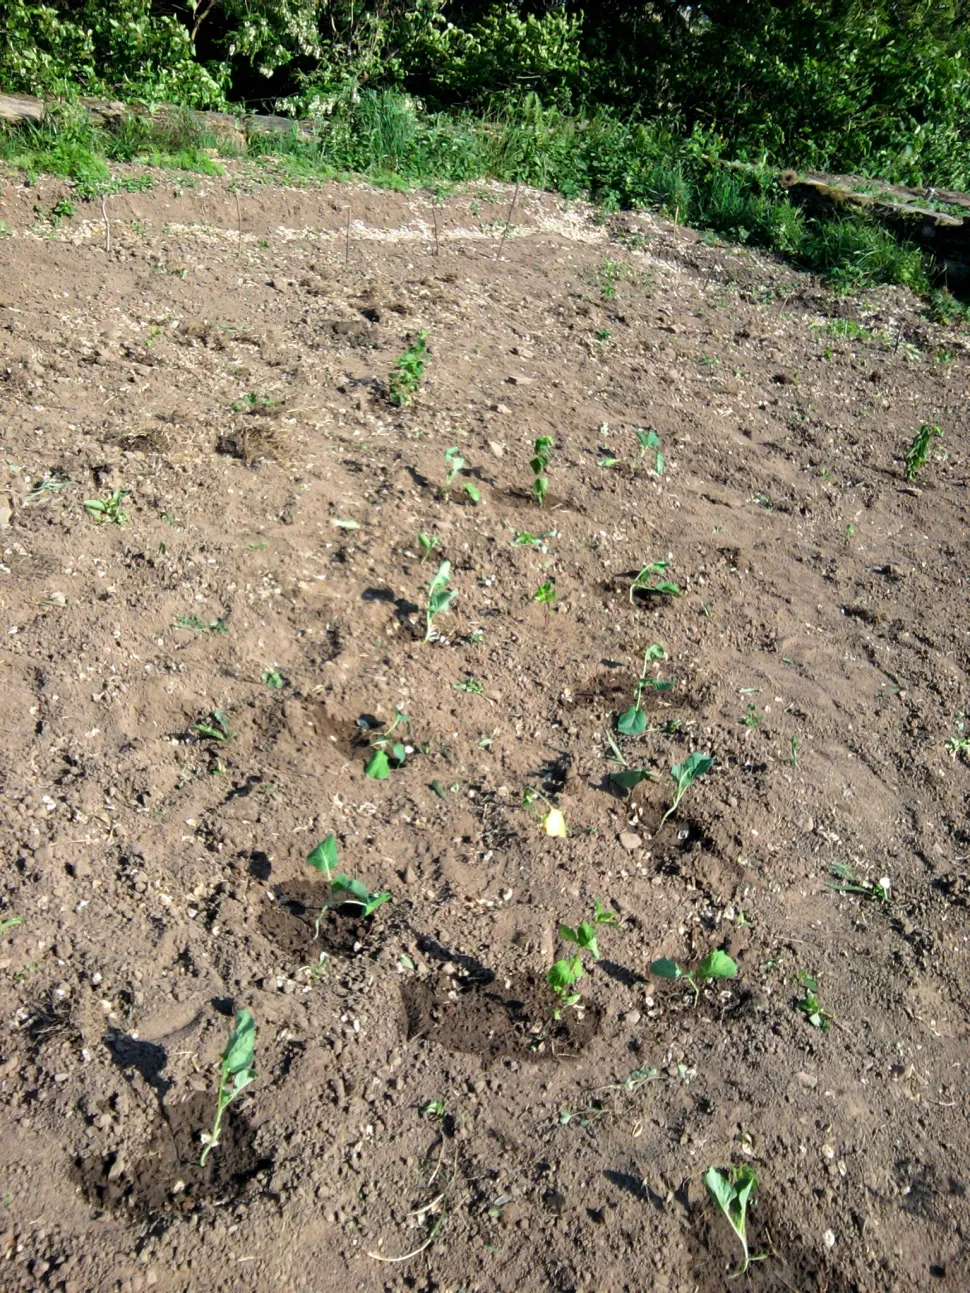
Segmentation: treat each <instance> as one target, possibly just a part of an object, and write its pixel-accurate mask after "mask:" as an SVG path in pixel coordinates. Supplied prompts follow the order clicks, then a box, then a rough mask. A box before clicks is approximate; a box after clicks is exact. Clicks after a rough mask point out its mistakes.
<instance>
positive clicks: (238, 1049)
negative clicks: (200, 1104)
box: [199, 1010, 256, 1167]
mask: <svg viewBox="0 0 970 1293" xmlns="http://www.w3.org/2000/svg"><path fill="white" fill-rule="evenodd" d="M255 1051H256V1023H255V1020H254V1019H253V1017H252V1015H251V1014H250V1012H249V1011H248V1010H240V1011H239V1012H238V1014H237V1015H236V1019H235V1022H234V1024H233V1026H232V1030H231V1032H230V1033H229V1041H228V1042H227V1044H226V1049H225V1050H224V1051H223V1052H222V1059H221V1062H220V1067H219V1095H218V1097H217V1099H216V1119H215V1122H214V1123H213V1124H212V1131H211V1132H210V1133H209V1137H208V1139H207V1140H206V1143H205V1148H204V1149H203V1150H202V1157H201V1158H200V1159H199V1166H200V1167H205V1160H206V1159H207V1158H208V1157H209V1152H210V1150H213V1149H215V1147H216V1146H217V1145H218V1144H219V1135H220V1133H221V1131H222V1119H223V1117H224V1116H225V1112H226V1110H227V1109H228V1108H229V1106H230V1105H231V1104H232V1102H233V1100H235V1098H236V1096H237V1095H239V1093H240V1092H241V1091H243V1090H244V1089H245V1088H246V1087H247V1086H249V1084H250V1082H252V1080H253V1078H254V1077H255V1076H256V1070H255V1069H254V1068H253V1055H254V1054H255Z"/></svg>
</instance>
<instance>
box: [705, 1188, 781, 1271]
mask: <svg viewBox="0 0 970 1293" xmlns="http://www.w3.org/2000/svg"><path fill="white" fill-rule="evenodd" d="M704 1184H705V1185H706V1186H707V1188H708V1190H709V1191H710V1192H711V1197H712V1198H713V1199H714V1202H715V1203H716V1204H717V1206H718V1207H719V1208H720V1209H721V1211H722V1212H723V1213H724V1215H725V1216H726V1217H727V1219H728V1222H729V1223H730V1226H731V1229H732V1230H733V1231H734V1233H735V1234H736V1235H737V1237H738V1238H739V1239H740V1240H741V1247H742V1249H743V1250H744V1263H743V1265H742V1266H741V1269H740V1270H738V1271H735V1275H743V1274H744V1273H745V1271H746V1270H747V1269H748V1267H749V1266H750V1265H751V1263H752V1262H762V1261H764V1259H765V1258H766V1257H767V1255H768V1254H767V1253H759V1254H758V1256H757V1257H752V1256H751V1255H750V1254H749V1253H748V1204H749V1203H750V1202H751V1199H752V1197H753V1195H754V1191H755V1190H756V1189H757V1186H758V1179H757V1177H756V1176H755V1174H754V1168H752V1167H749V1166H748V1165H747V1163H742V1164H741V1166H740V1167H731V1168H729V1169H728V1170H727V1172H719V1171H718V1170H717V1168H716V1167H710V1168H708V1170H707V1171H706V1172H705V1173H704Z"/></svg>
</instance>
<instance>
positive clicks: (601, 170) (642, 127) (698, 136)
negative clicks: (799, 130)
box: [0, 89, 966, 402]
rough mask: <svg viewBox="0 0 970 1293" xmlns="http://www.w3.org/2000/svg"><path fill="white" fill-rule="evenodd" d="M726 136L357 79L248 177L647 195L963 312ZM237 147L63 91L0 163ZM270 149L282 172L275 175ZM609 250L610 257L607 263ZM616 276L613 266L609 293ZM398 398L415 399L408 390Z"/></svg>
mask: <svg viewBox="0 0 970 1293" xmlns="http://www.w3.org/2000/svg"><path fill="white" fill-rule="evenodd" d="M722 149H723V141H721V140H719V139H718V138H717V137H716V136H715V135H713V134H711V135H708V134H705V132H703V131H702V130H700V128H696V129H695V130H694V132H693V133H692V134H685V133H683V132H682V131H681V130H679V129H678V128H676V127H674V126H672V125H671V124H670V123H669V122H665V121H663V120H659V121H653V122H637V123H631V122H630V121H629V120H627V119H625V118H624V117H623V116H622V115H620V114H614V113H611V112H608V111H604V112H602V113H601V114H598V115H595V116H593V117H590V118H589V119H586V120H584V119H580V118H577V117H571V116H567V115H565V114H563V113H562V112H559V111H558V110H556V109H555V108H551V107H550V108H543V107H542V106H541V105H540V104H539V103H538V100H537V99H536V97H535V96H534V95H529V96H526V98H525V99H524V100H523V101H522V102H521V103H520V104H517V105H515V104H513V105H506V106H504V107H503V108H502V109H501V110H500V111H499V113H498V114H497V115H495V116H473V115H472V114H470V113H467V112H461V111H452V112H429V111H426V110H424V109H423V108H422V107H421V106H420V105H419V104H418V103H417V102H416V101H415V100H413V99H411V98H409V97H408V96H405V95H401V94H397V93H395V92H393V91H374V90H368V89H365V90H362V91H360V92H359V93H358V94H357V95H356V96H355V97H354V98H353V100H343V99H339V100H338V101H337V102H336V103H335V105H334V109H333V111H332V112H331V113H330V114H329V115H328V116H327V117H326V118H322V119H320V120H319V121H318V122H317V123H316V124H315V128H314V131H313V132H312V133H309V134H306V133H303V134H301V133H300V132H299V131H298V130H297V128H296V124H295V123H294V129H293V132H292V134H286V133H285V132H284V133H277V132H274V133H273V134H272V136H265V135H260V134H252V135H250V136H249V138H248V140H247V142H246V145H245V148H244V150H243V153H242V158H243V160H244V162H245V164H247V165H249V166H250V167H251V168H255V171H256V173H255V174H254V179H255V180H256V181H257V182H265V181H266V179H267V178H270V179H272V178H276V179H278V180H279V181H281V182H283V183H306V182H307V181H311V182H321V181H323V180H330V179H349V178H352V177H354V176H364V177H366V178H367V179H368V180H369V181H370V182H372V183H375V184H381V185H384V186H385V187H388V188H394V189H397V190H399V191H405V190H407V189H409V188H417V187H422V188H434V187H435V186H438V187H440V186H442V185H450V184H455V183H461V182H465V181H469V180H477V179H486V178H487V179H495V180H499V181H505V182H508V183H514V182H517V181H518V182H522V183H526V184H533V185H535V186H536V187H539V188H545V189H550V190H553V191H556V192H558V193H560V194H562V195H563V196H565V197H567V198H576V197H580V196H586V197H588V198H589V199H590V200H592V201H593V202H596V203H600V204H602V205H603V207H604V208H605V209H606V210H608V211H609V210H619V209H623V208H637V207H650V208H653V209H655V210H658V211H660V212H661V213H662V214H666V215H669V216H672V217H673V218H674V219H675V220H676V221H677V222H678V223H683V224H686V225H689V226H691V227H694V228H697V229H706V230H711V231H714V232H716V233H718V234H720V235H721V236H722V237H724V238H726V239H728V240H730V241H732V242H735V243H745V244H747V245H749V246H753V247H761V248H764V249H766V250H769V251H774V252H777V253H780V254H781V255H783V256H785V257H787V258H788V259H789V260H790V261H791V262H792V263H794V264H795V265H797V266H798V267H800V268H803V269H806V270H810V271H813V272H815V273H818V274H820V275H822V276H823V277H824V278H825V279H826V280H827V281H828V282H830V283H831V284H832V285H833V286H835V287H836V288H838V289H841V290H850V289H851V290H855V289H859V288H863V287H867V286H874V285H877V284H880V283H897V284H901V285H906V286H909V287H911V288H913V290H915V291H917V292H920V293H922V294H924V295H925V296H927V297H929V298H930V305H929V310H930V311H931V313H932V314H933V315H934V316H935V317H939V318H941V319H946V320H950V319H953V320H954V321H956V322H965V321H966V312H965V309H964V307H962V306H961V305H960V303H959V302H955V301H954V300H953V298H952V297H950V296H949V294H948V293H945V292H941V291H938V290H937V291H934V290H932V289H931V285H930V281H929V278H928V275H927V271H926V268H925V265H924V260H923V256H922V253H921V252H920V251H919V249H918V248H916V247H914V246H912V245H911V244H907V243H905V242H900V241H899V240H897V239H896V238H895V237H894V236H893V235H892V234H890V233H889V232H887V231H886V230H885V229H884V228H882V227H881V226H879V225H878V224H876V223H874V222H873V221H872V220H870V219H868V218H867V217H866V216H865V215H864V214H861V213H859V214H841V215H839V216H835V217H828V218H826V217H822V216H814V215H813V216H810V215H806V214H805V212H803V211H802V209H801V208H799V207H797V206H795V205H793V204H792V203H791V201H790V200H789V198H788V196H787V195H786V193H785V192H784V191H783V190H782V189H780V188H779V186H778V184H777V179H776V175H775V173H774V171H773V170H772V169H771V168H769V167H767V166H763V165H761V166H759V165H754V164H751V165H746V166H744V167H738V168H736V169H729V168H725V167H724V166H722V165H720V164H719V163H720V154H721V152H722ZM220 150H221V151H222V153H223V155H224V156H226V157H227V159H234V158H239V157H240V153H239V149H238V146H229V145H227V144H226V143H225V142H224V141H220V140H219V139H218V138H217V137H215V136H214V135H213V134H211V132H208V131H207V130H206V129H205V126H204V122H202V123H201V124H200V119H199V118H196V117H194V116H193V114H192V113H191V112H184V113H181V114H174V115H172V116H170V117H168V118H166V119H165V120H164V121H163V120H161V119H158V120H153V119H152V118H150V117H147V116H146V117H141V118H132V119H130V120H129V121H128V122H126V123H125V124H124V126H122V127H121V128H120V129H119V130H118V131H116V132H108V131H106V130H103V129H101V128H99V127H96V126H94V125H93V124H92V123H91V122H90V121H89V120H87V119H86V117H85V116H84V114H83V113H81V112H79V111H78V110H76V109H75V108H73V107H72V106H71V105H67V106H66V107H64V108H62V109H61V110H60V111H59V112H56V113H54V114H53V115H52V119H51V120H50V121H49V122H45V123H42V124H41V125H39V126H26V125H25V126H17V127H14V128H12V129H8V130H7V131H4V132H2V133H0V162H2V161H6V162H8V163H10V164H12V165H13V166H15V167H17V168H18V169H20V170H22V171H24V172H26V173H27V175H28V176H36V175H38V174H54V175H59V176H62V177H64V178H66V179H69V180H71V181H72V182H73V183H74V185H75V189H76V192H77V196H78V197H79V198H81V199H82V200H85V199H86V200H91V199H94V198H98V197H101V196H102V195H104V194H105V193H109V194H110V193H111V192H114V191H118V190H119V189H121V188H126V187H130V186H132V184H142V185H144V184H148V183H151V180H150V179H149V178H147V177H134V178H133V179H132V180H115V179H113V178H112V176H111V172H110V170H109V165H108V163H110V162H112V161H118V162H136V163H142V164H151V165H154V166H167V167H170V168H178V169H186V170H196V171H199V172H201V173H204V174H209V175H212V174H220V173H221V172H222V167H220V166H219V164H218V162H217V161H215V160H213V156H212V154H213V153H217V154H218V153H219V151H220ZM264 163H269V164H270V165H271V167H272V168H273V169H275V172H276V174H275V175H273V174H272V172H270V173H269V174H268V175H267V173H266V166H265V165H263V164H264ZM610 264H612V262H611V263H610ZM614 283H615V278H613V276H612V274H607V275H604V279H603V287H604V289H605V292H606V296H605V298H604V300H605V301H606V302H607V303H609V301H611V300H612V297H611V296H610V293H611V292H614V293H615V287H614ZM403 402H407V401H406V400H405V401H403Z"/></svg>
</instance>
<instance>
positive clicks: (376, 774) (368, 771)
mask: <svg viewBox="0 0 970 1293" xmlns="http://www.w3.org/2000/svg"><path fill="white" fill-rule="evenodd" d="M364 775H365V776H367V777H373V778H374V780H375V781H386V780H387V779H388V777H389V776H390V775H391V763H390V760H389V759H388V757H387V754H386V753H385V751H384V750H375V751H374V752H373V754H372V755H371V756H370V758H369V759H368V760H367V766H366V767H365V768H364Z"/></svg>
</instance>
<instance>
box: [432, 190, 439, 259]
mask: <svg viewBox="0 0 970 1293" xmlns="http://www.w3.org/2000/svg"><path fill="white" fill-rule="evenodd" d="M431 218H432V220H434V254H435V256H438V255H439V254H440V248H439V246H438V204H437V203H436V202H435V200H434V199H433V198H432V200H431Z"/></svg>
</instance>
